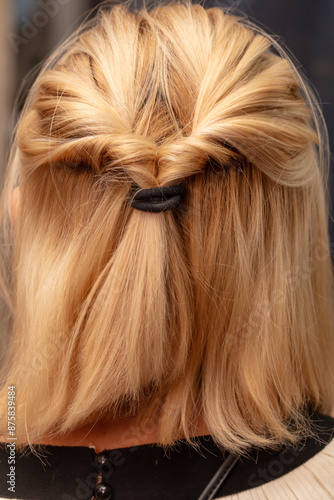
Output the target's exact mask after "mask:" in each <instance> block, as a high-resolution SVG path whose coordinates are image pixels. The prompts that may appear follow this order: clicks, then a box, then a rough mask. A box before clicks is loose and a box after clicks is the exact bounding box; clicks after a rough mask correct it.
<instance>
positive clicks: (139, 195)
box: [130, 185, 187, 212]
mask: <svg viewBox="0 0 334 500" xmlns="http://www.w3.org/2000/svg"><path fill="white" fill-rule="evenodd" d="M186 192H187V190H186V188H185V187H184V186H181V185H179V186H163V187H155V188H149V189H141V188H140V187H139V186H136V187H134V188H133V189H132V191H131V193H130V197H131V200H130V205H131V206H132V207H133V208H135V209H136V210H142V211H143V212H165V211H166V210H170V209H171V208H175V207H176V206H177V205H178V204H179V203H180V201H181V200H182V198H183V197H184V196H185V194H186Z"/></svg>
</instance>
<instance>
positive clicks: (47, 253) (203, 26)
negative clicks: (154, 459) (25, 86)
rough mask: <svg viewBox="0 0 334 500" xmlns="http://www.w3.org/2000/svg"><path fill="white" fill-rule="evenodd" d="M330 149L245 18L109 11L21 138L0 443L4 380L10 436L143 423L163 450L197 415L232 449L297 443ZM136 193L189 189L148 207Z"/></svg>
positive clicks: (28, 117) (308, 391) (7, 261)
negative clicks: (136, 419) (157, 207)
mask: <svg viewBox="0 0 334 500" xmlns="http://www.w3.org/2000/svg"><path fill="white" fill-rule="evenodd" d="M327 147H328V144H327V136H326V129H325V127H324V124H323V118H322V114H321V111H320V109H319V106H318V105H317V103H316V99H315V97H314V95H313V93H312V91H311V90H310V89H309V87H308V85H307V83H305V81H304V80H303V78H302V77H301V76H300V74H299V73H298V72H297V70H296V69H295V67H294V65H293V63H292V62H291V60H290V59H289V58H288V56H286V54H285V53H284V51H283V49H281V48H280V47H279V45H278V44H277V42H276V41H275V40H274V39H272V38H271V37H270V36H268V35H266V34H265V33H263V32H262V31H261V30H259V29H257V28H255V27H254V26H253V25H251V24H250V23H249V22H248V21H247V20H245V19H243V18H239V17H237V16H234V15H232V14H231V13H229V12H224V10H223V9H221V8H218V7H214V8H209V9H205V8H204V7H203V6H201V5H199V4H191V3H190V2H188V1H186V0H185V1H181V2H170V3H165V4H163V3H162V4H158V5H155V6H154V8H151V9H149V8H141V9H139V10H136V9H131V8H130V7H129V5H128V4H127V3H122V4H118V5H110V4H108V3H106V4H104V5H103V6H102V7H101V8H100V10H99V11H98V13H97V15H96V17H95V18H94V20H91V21H88V23H87V24H86V25H85V26H83V27H82V28H81V29H80V30H79V31H78V32H76V33H75V34H74V35H73V36H72V37H71V38H70V40H69V41H67V42H65V43H64V44H63V45H62V46H61V47H60V48H59V49H58V50H57V51H56V52H55V53H54V54H53V55H52V56H51V58H49V60H48V61H46V63H45V65H44V67H43V68H42V70H41V71H40V73H39V75H38V76H37V79H36V81H35V83H34V85H33V86H32V88H31V90H30V93H29V96H28V99H27V101H26V103H25V107H24V109H23V111H22V113H21V115H20V118H19V121H18V124H17V127H16V130H15V135H14V138H13V145H12V150H11V156H10V161H9V164H8V171H7V177H6V184H5V188H4V191H3V194H2V200H1V227H2V236H1V238H2V246H1V248H2V261H1V262H2V264H1V265H2V273H1V276H2V278H1V284H2V290H3V296H4V298H5V299H6V303H7V307H8V310H9V311H10V314H11V318H12V319H11V331H10V342H9V345H8V346H7V349H6V356H5V359H4V362H3V364H2V370H1V378H0V379H1V387H2V388H1V392H0V398H1V421H0V423H1V429H0V430H1V433H2V434H3V435H6V433H7V391H8V389H7V388H8V386H9V385H15V386H16V395H17V396H16V414H17V429H16V432H17V437H18V444H22V445H23V444H26V443H34V440H36V439H38V438H39V437H40V436H47V435H50V436H51V435H53V434H55V433H60V434H64V433H66V432H69V431H70V430H73V429H74V428H76V427H78V426H79V425H83V424H87V423H93V422H94V421H95V420H96V419H97V418H103V416H105V415H107V414H108V415H113V416H124V415H132V414H136V413H138V412H140V414H141V415H142V416H143V424H144V423H145V422H152V421H154V422H156V423H157V425H158V441H159V443H161V444H163V445H170V444H173V442H174V440H175V439H176V437H177V436H180V435H182V436H185V437H186V438H187V439H190V436H191V426H192V422H193V420H194V418H195V417H196V415H197V414H199V413H201V414H202V415H203V417H204V419H205V421H206V423H207V426H208V428H209V431H210V432H211V434H212V436H213V437H214V439H215V440H216V442H217V443H219V444H220V445H221V446H222V447H224V448H226V449H228V450H230V451H232V452H245V451H246V450H247V449H249V448H250V447H251V446H253V445H255V446H268V447H275V446H278V445H280V444H282V443H288V442H293V441H294V440H295V439H296V438H297V437H298V436H300V435H301V434H302V433H303V432H307V428H308V425H307V414H308V412H309V411H310V410H311V411H312V410H319V411H322V412H324V413H328V412H329V411H330V410H331V408H332V407H333V403H334V394H333V393H334V384H333V380H334V351H333V335H334V317H333V315H334V313H333V268H332V264H331V258H330V245H329V237H328V226H327V221H328V188H327V177H328V164H327V163H326V158H327V156H328V154H327V153H328V150H327ZM133 184H135V185H137V186H139V187H140V188H142V189H149V188H158V187H168V186H177V185H180V184H182V186H184V188H185V189H186V195H185V196H184V198H183V199H182V201H181V203H180V204H179V205H178V206H177V207H175V208H173V209H172V210H168V211H166V212H163V213H146V212H142V211H140V210H136V209H134V208H133V207H131V204H130V203H129V199H130V195H131V190H132V187H133ZM17 185H19V186H20V193H21V195H20V204H19V208H18V213H17V217H16V222H15V226H14V227H13V226H12V224H11V221H10V199H11V194H12V192H13V189H14V188H15V186H17Z"/></svg>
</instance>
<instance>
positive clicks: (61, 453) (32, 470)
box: [0, 443, 97, 500]
mask: <svg viewBox="0 0 334 500" xmlns="http://www.w3.org/2000/svg"><path fill="white" fill-rule="evenodd" d="M6 445H7V443H6V444H5V446H6ZM43 448H44V450H43V452H41V455H42V458H41V460H40V459H39V458H37V457H36V456H35V455H33V454H32V453H29V454H27V452H25V454H24V455H23V456H22V454H19V453H18V452H16V463H15V476H16V478H15V485H16V487H15V493H13V492H11V491H8V486H9V485H8V484H7V480H8V478H7V474H8V473H9V464H8V451H7V450H4V449H3V444H2V445H1V449H0V497H4V498H20V499H21V498H23V499H24V500H79V499H80V500H91V498H92V494H91V492H92V488H93V487H94V484H95V483H96V481H97V471H96V469H94V468H93V467H92V461H93V460H94V457H95V451H94V450H93V449H91V448H87V447H75V448H72V447H67V446H44V447H43Z"/></svg>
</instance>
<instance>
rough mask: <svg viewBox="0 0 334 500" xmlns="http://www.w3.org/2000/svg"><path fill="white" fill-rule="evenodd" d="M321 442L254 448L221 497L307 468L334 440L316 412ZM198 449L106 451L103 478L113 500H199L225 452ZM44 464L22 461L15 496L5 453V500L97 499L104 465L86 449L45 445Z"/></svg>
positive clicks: (1, 458) (207, 440)
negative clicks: (95, 490)
mask: <svg viewBox="0 0 334 500" xmlns="http://www.w3.org/2000/svg"><path fill="white" fill-rule="evenodd" d="M313 419H314V422H315V424H316V425H317V427H318V429H319V430H318V439H313V438H312V439H311V438H308V439H305V440H304V441H303V442H302V443H300V444H299V445H298V446H296V447H295V448H293V447H289V448H283V449H281V450H279V451H278V452H268V451H265V450H262V451H259V450H253V451H252V452H251V453H250V455H249V457H248V458H243V459H240V460H239V462H238V463H237V464H236V466H235V467H234V468H233V470H232V472H231V473H230V474H229V476H228V478H227V480H226V482H225V483H224V485H223V486H222V487H221V488H220V489H219V490H218V492H217V494H216V498H218V497H220V496H224V495H230V494H233V493H238V492H241V491H243V490H246V489H249V488H253V487H256V486H260V485H261V484H265V483H267V482H269V481H272V480H274V479H277V478H278V477H281V476H282V475H284V474H286V473H287V472H290V471H291V470H293V469H295V468H296V467H298V466H300V465H302V464H303V463H305V462H306V461H307V460H309V459H310V458H312V457H313V456H314V455H315V454H317V453H318V452H319V451H321V450H322V449H323V448H324V446H325V445H326V444H327V443H328V442H329V441H330V440H331V439H332V438H333V433H334V419H333V418H330V417H326V416H322V415H319V414H315V415H314V417H313ZM197 442H198V444H199V450H198V451H196V450H194V449H192V448H189V446H188V445H187V444H186V443H185V442H184V441H182V440H181V441H179V442H178V443H177V444H176V446H175V447H174V448H173V449H172V450H171V451H170V452H169V453H167V454H166V453H164V450H163V449H162V448H161V447H158V446H156V445H143V446H136V447H132V448H121V449H118V450H105V451H104V453H105V455H106V456H107V461H106V462H104V465H103V468H102V480H103V482H104V483H105V484H106V485H109V486H110V487H111V490H112V497H111V498H112V500H125V499H126V500H130V499H131V500H153V499H157V498H158V499H159V500H197V499H198V498H199V497H200V495H201V493H202V492H203V490H204V489H205V487H206V485H207V484H208V483H209V481H210V480H211V479H212V477H213V476H214V474H215V473H216V472H217V471H218V469H219V467H220V466H221V464H222V461H223V459H224V454H223V453H222V452H221V451H220V450H219V448H218V447H217V446H216V445H215V443H214V442H213V440H212V438H211V437H210V436H204V437H203V436H202V437H200V438H198V439H197ZM44 448H45V450H46V451H47V457H46V458H44V459H43V461H44V463H45V465H43V464H42V463H41V462H40V461H39V459H38V458H37V457H36V456H35V455H32V454H30V455H28V456H23V457H21V458H19V457H18V456H17V460H16V492H15V495H13V493H11V492H9V491H8V489H7V487H8V485H7V484H6V479H5V478H6V477H7V476H6V475H7V474H8V472H9V465H8V461H7V460H8V452H7V451H6V450H4V449H1V450H0V497H4V498H20V499H21V498H22V499H24V500H28V499H29V500H91V497H92V491H93V488H94V484H95V483H96V478H97V472H98V471H99V470H101V467H100V465H99V464H100V462H99V461H98V457H99V456H100V454H98V455H96V454H95V452H94V450H92V449H90V448H86V447H54V446H45V447H44Z"/></svg>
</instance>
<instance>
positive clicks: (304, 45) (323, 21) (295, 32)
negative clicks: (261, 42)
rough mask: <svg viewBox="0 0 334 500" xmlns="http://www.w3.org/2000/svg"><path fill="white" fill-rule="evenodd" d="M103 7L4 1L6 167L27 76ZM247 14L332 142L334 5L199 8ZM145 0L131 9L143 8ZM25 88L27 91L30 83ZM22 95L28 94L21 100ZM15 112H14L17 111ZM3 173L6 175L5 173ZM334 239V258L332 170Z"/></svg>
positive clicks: (279, 2)
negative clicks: (304, 92)
mask: <svg viewBox="0 0 334 500" xmlns="http://www.w3.org/2000/svg"><path fill="white" fill-rule="evenodd" d="M99 3H101V2H100V1H96V0H0V26H1V28H0V33H1V37H2V40H1V45H0V51H1V53H0V69H1V81H0V85H1V92H0V141H1V143H0V156H1V164H2V165H4V163H5V159H6V155H7V153H8V143H9V138H10V134H11V132H12V129H13V126H14V123H15V117H16V111H15V110H14V100H15V97H16V95H17V91H18V89H19V87H20V86H21V84H22V82H24V78H25V76H26V75H27V73H28V72H29V71H30V70H31V68H33V67H34V66H36V65H37V64H38V63H40V62H41V61H42V60H43V59H44V58H45V57H46V56H47V55H48V54H49V53H50V52H51V51H52V50H53V49H54V47H55V46H56V45H58V43H59V42H60V41H61V40H63V39H64V38H65V37H66V36H67V35H69V34H70V33H71V32H72V31H73V29H74V28H75V27H77V26H78V24H80V23H81V22H82V21H83V20H84V19H85V17H86V15H87V13H88V12H89V10H90V9H91V8H93V7H95V6H96V5H98V4H99ZM201 3H202V4H203V5H204V6H207V7H209V6H217V5H222V6H227V7H232V8H233V9H235V11H236V13H238V12H240V11H242V12H245V13H246V14H247V15H248V16H249V17H250V18H251V19H252V20H255V21H256V22H257V23H258V24H259V25H260V26H262V27H264V28H265V29H266V30H267V31H269V32H270V33H272V34H275V35H278V36H279V37H280V40H281V41H282V42H283V43H284V45H285V46H287V47H288V48H289V49H290V51H291V52H292V53H293V54H294V56H295V57H296V59H297V60H298V61H299V63H300V67H301V68H302V69H303V70H304V72H305V73H306V76H307V78H308V79H309V81H310V82H311V84H312V85H313V86H314V87H315V88H316V89H317V91H318V94H319V96H320V101H321V103H322V107H323V112H324V115H325V118H326V121H327V125H328V129H329V136H330V142H331V147H332V148H333V141H334V110H333V103H334V0H319V1H317V2H316V1H314V0H240V1H235V0H234V1H232V0H226V1H219V0H215V1H212V0H207V1H202V2H201ZM141 4H142V1H141V0H135V1H134V2H133V5H134V6H136V7H140V6H141ZM25 87H26V88H28V87H29V82H26V84H25ZM23 95H24V94H23ZM13 110H14V111H13ZM1 171H2V172H3V171H4V169H3V168H2V169H1ZM330 192H331V200H332V201H331V219H332V220H330V234H331V248H332V255H333V254H334V220H333V219H334V166H333V162H332V165H331V178H330Z"/></svg>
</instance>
